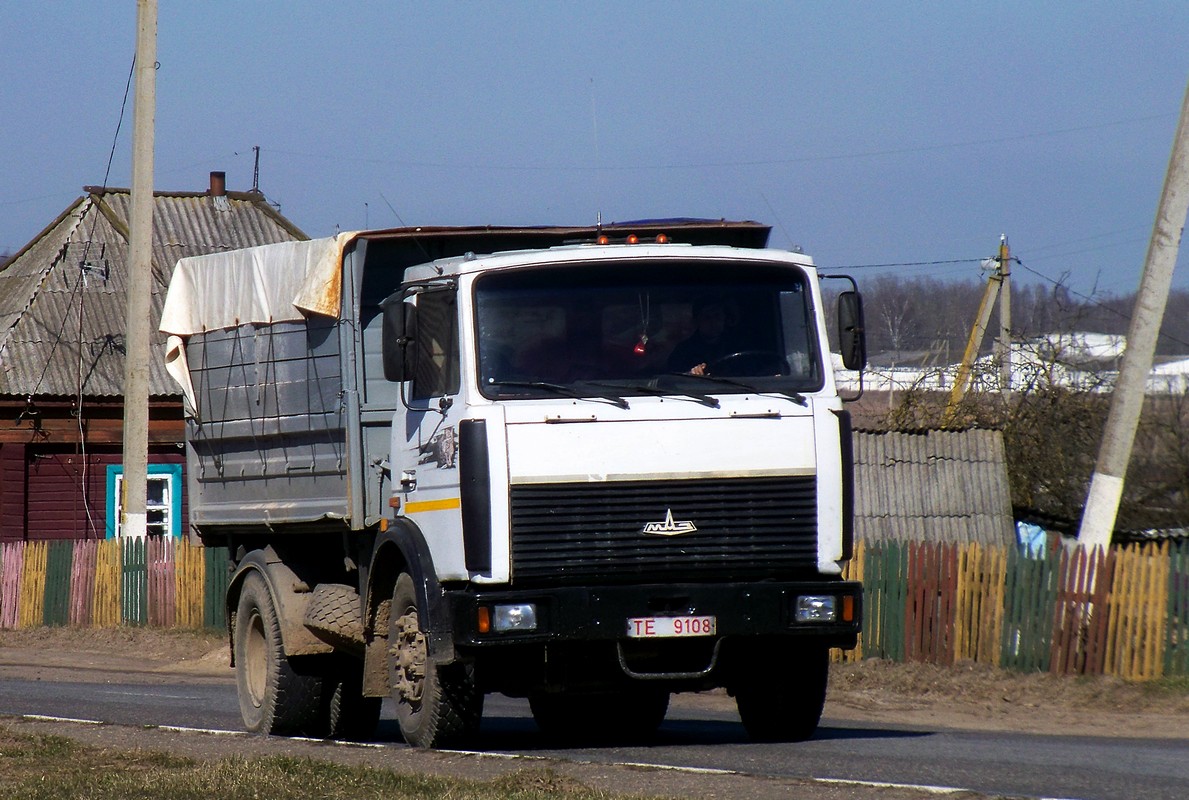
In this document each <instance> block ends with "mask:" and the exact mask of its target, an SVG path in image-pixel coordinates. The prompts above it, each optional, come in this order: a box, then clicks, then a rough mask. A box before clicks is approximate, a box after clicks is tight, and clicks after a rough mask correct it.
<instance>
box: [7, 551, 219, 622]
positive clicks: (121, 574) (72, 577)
mask: <svg viewBox="0 0 1189 800" xmlns="http://www.w3.org/2000/svg"><path fill="white" fill-rule="evenodd" d="M227 564H228V560H227V550H226V548H221V547H210V548H206V547H199V546H196V545H191V544H190V543H189V542H188V541H186V540H184V539H182V540H177V539H158V538H151V539H123V540H116V539H108V540H103V541H97V540H86V541H54V542H7V543H4V544H0V628H32V627H39V626H42V625H49V626H56V625H77V626H83V627H113V626H116V625H150V626H153V627H161V628H169V627H183V628H221V627H223V626H224V624H225V621H226V613H225V610H224V604H223V596H224V594H225V593H226V591H227V580H228V578H229V572H228V568H227Z"/></svg>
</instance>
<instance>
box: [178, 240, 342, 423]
mask: <svg viewBox="0 0 1189 800" xmlns="http://www.w3.org/2000/svg"><path fill="white" fill-rule="evenodd" d="M354 237H355V233H340V234H339V235H337V236H333V237H330V238H326V239H313V240H310V241H305V242H283V243H281V244H266V245H261V246H259V247H249V248H246V249H243V250H231V251H229V252H226V253H214V254H211V255H206V256H194V257H192V258H183V259H181V260H180V261H178V263H177V266H176V267H175V268H174V271H173V277H172V278H171V279H170V282H169V291H168V292H167V294H166V295H165V307H164V309H162V312H161V332H162V333H165V334H167V335H168V339H167V342H166V346H165V368H166V370H168V372H169V374H170V375H171V376H173V379H174V380H175V381H177V382H178V384H179V385H180V386H181V387H182V394H183V396H184V397H185V401H186V410H187V413H189V414H193V413H194V409H195V408H196V406H195V402H194V401H195V398H194V386H193V384H192V383H191V381H190V371H189V368H188V365H187V364H186V350H185V348H184V347H183V343H184V339H185V337H187V336H191V335H193V334H195V333H201V332H202V331H210V330H219V329H222V328H234V327H237V326H239V325H246V324H251V323H257V324H267V323H271V322H295V321H298V320H301V319H304V318H305V317H306V316H307V315H309V314H317V315H319V316H328V317H337V316H338V315H339V310H340V305H341V301H342V263H343V248H344V247H346V246H347V244H348V243H349V242H350V241H351V240H352V239H353V238H354Z"/></svg>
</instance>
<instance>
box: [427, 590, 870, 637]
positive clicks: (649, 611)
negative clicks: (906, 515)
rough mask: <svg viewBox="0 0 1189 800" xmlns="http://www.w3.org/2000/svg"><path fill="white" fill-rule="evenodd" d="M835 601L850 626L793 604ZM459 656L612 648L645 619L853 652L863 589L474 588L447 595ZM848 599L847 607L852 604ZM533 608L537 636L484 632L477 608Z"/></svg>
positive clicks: (723, 634) (719, 634) (721, 633)
mask: <svg viewBox="0 0 1189 800" xmlns="http://www.w3.org/2000/svg"><path fill="white" fill-rule="evenodd" d="M802 595H833V596H835V597H837V598H838V601H837V608H838V609H839V614H840V616H841V613H842V609H843V608H847V607H849V609H850V613H849V619H846V620H842V619H839V620H837V621H833V622H797V621H795V619H794V615H793V614H794V604H795V602H796V598H797V597H798V596H802ZM446 596H447V600H448V602H449V605H450V614H451V617H452V621H453V638H454V644H455V647H457V648H463V649H471V648H477V649H479V650H487V649H490V648H500V647H502V646H508V645H524V644H530V643H544V644H553V643H564V642H575V643H577V642H599V641H603V642H612V641H620V640H626V639H627V638H628V633H627V631H628V620H629V619H633V618H641V617H682V616H690V617H714V619H715V622H716V633H715V635H716V637H717V638H727V637H769V636H795V637H812V638H813V639H814V640H815V641H816V642H817V643H820V644H822V645H824V646H829V647H841V648H850V647H854V645H855V642H856V640H857V637H858V633H859V629H860V625H861V620H862V618H863V609H862V598H863V587H862V584H860V583H856V582H848V581H791V582H786V583H776V582H774V583H761V584H748V585H735V584H664V585H648V584H645V585H633V586H604V587H582V588H542V589H524V590H515V591H509V590H485V589H482V588H479V587H476V586H474V585H472V586H470V587H468V588H466V589H458V590H448V591H447V592H446ZM847 598H849V599H847ZM507 603H533V604H535V606H536V609H537V622H538V625H537V629H536V630H535V631H524V632H521V631H509V632H496V631H490V632H487V633H481V632H480V631H479V626H478V622H477V621H478V619H479V616H480V608H481V607H487V608H489V609H490V608H494V606H496V605H499V604H507Z"/></svg>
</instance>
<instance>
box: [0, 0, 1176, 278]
mask: <svg viewBox="0 0 1189 800" xmlns="http://www.w3.org/2000/svg"><path fill="white" fill-rule="evenodd" d="M159 16H160V18H159V30H158V34H159V38H158V61H159V62H160V70H159V71H158V73H157V92H158V97H157V128H156V166H155V181H154V184H155V186H156V187H157V188H158V189H171V190H202V189H205V188H206V185H207V181H208V178H207V175H208V173H209V172H210V171H211V170H224V171H226V173H227V180H228V186H229V188H231V189H240V190H242V189H248V188H250V187H251V183H252V172H253V152H252V148H253V147H254V146H259V147H260V149H261V160H260V188H261V189H262V190H263V191H264V193H265V194H266V195H267V196H268V197H269V198H270V199H271V200H273V201H274V202H276V203H278V204H280V206H281V211H282V212H283V213H284V214H285V215H286V216H288V217H289V218H290V219H292V220H293V221H294V222H295V223H296V224H297V225H299V226H300V227H302V228H303V229H304V230H305V231H306V232H307V233H309V234H310V235H313V236H321V235H329V234H331V233H334V232H335V231H336V230H339V229H342V230H347V229H357V228H364V227H391V226H396V225H401V224H407V225H434V224H585V223H592V222H594V220H595V218H596V215H597V214H598V213H599V212H601V213H602V216H603V219H604V220H607V221H611V220H626V219H639V218H643V217H661V216H697V217H715V218H717V217H727V218H735V219H756V220H760V221H762V222H766V223H768V224H771V225H772V226H773V228H774V232H773V237H772V243H773V244H774V245H775V246H778V247H792V246H800V247H802V248H803V249H804V250H805V251H806V252H808V253H810V254H812V255H813V256H814V257H815V258H816V260H817V261H818V263H819V264H822V265H825V266H830V267H839V266H845V267H856V268H855V269H854V274H856V275H858V276H861V277H865V276H870V275H876V274H881V273H885V272H899V273H900V274H903V275H906V276H913V277H918V276H935V277H941V278H978V277H979V271H978V265H977V263H969V262H967V263H958V264H931V265H923V266H901V267H888V268H875V267H870V266H868V265H873V264H888V263H904V262H933V261H947V260H963V259H975V260H976V259H979V258H984V257H988V256H992V255H994V254H995V251H996V248H997V244H998V240H999V235H1000V234H1001V233H1006V234H1007V235H1008V236H1009V240H1010V242H1011V245H1012V250H1013V254H1014V255H1016V256H1018V257H1019V258H1020V259H1021V261H1022V262H1023V264H1024V269H1022V270H1020V269H1018V270H1017V271H1016V274H1017V275H1018V276H1020V278H1021V279H1024V280H1038V281H1041V280H1043V281H1046V282H1047V281H1048V280H1064V281H1065V282H1066V283H1067V284H1068V285H1069V286H1071V287H1072V288H1073V289H1074V290H1075V291H1078V292H1082V293H1087V294H1088V293H1090V292H1092V291H1095V290H1098V291H1107V292H1114V293H1129V292H1131V291H1134V289H1135V288H1136V286H1137V284H1138V280H1139V273H1140V269H1141V267H1142V264H1143V259H1144V253H1145V251H1146V248H1147V242H1148V236H1149V233H1150V231H1151V227H1152V220H1153V216H1154V213H1155V209H1156V204H1157V202H1158V200H1159V195H1160V188H1161V185H1162V182H1163V179H1164V171H1165V168H1166V166H1167V162H1168V157H1169V152H1170V148H1171V145H1172V137H1173V132H1174V129H1175V126H1176V122H1177V115H1178V113H1179V109H1180V104H1181V100H1182V96H1183V94H1184V91H1185V86H1186V81H1187V79H1189V8H1187V7H1186V6H1185V5H1184V4H1183V3H1177V2H1136V3H1127V4H1122V3H1117V2H1088V3H1061V4H1058V3H1037V2H1035V0H1033V2H1001V3H995V4H990V3H977V4H976V3H952V2H949V3H942V2H922V3H896V4H892V3H882V4H877V3H848V2H784V3H780V2H763V3H760V2H754V3H753V2H732V3H723V2H686V3H680V4H678V3H650V2H620V1H619V0H606V1H605V2H600V3H571V2H553V3H544V2H539V3H527V2H526V3H516V2H505V3H451V2H435V3H407V2H391V3H380V2H375V3H362V2H350V0H344V1H343V2H335V3H325V2H318V3H315V2H219V1H215V2H192V1H189V2H183V1H182V0H162V1H161V3H160V8H159ZM135 25H136V4H135V2H134V0H120V2H115V1H114V0H111V1H108V2H91V3H83V2H56V3H44V2H35V1H34V0H6V2H4V3H2V4H0V31H3V32H4V33H3V39H4V46H3V48H0V65H2V66H3V70H4V74H5V75H6V77H5V79H4V80H3V81H2V82H0V115H2V118H3V128H2V130H3V133H2V134H0V142H2V143H3V147H0V164H2V165H3V174H4V180H3V182H2V183H0V252H2V251H5V250H16V249H17V248H19V247H21V246H22V245H24V244H25V243H26V242H27V241H28V240H29V239H31V238H32V237H33V236H34V235H36V234H37V233H38V232H39V231H40V230H41V228H42V227H44V225H46V224H47V223H49V222H50V221H51V220H52V219H53V218H54V217H55V216H57V214H58V213H60V212H61V211H62V210H63V209H64V208H65V207H66V206H67V205H68V204H69V203H70V202H71V201H72V200H73V199H74V198H76V197H78V196H79V195H80V194H81V190H82V187H83V186H84V185H90V184H96V185H97V184H101V183H103V182H104V172H105V169H106V165H107V161H108V155H109V153H110V152H111V149H112V144H113V138H114V137H115V132H116V125H117V122H118V121H119V118H120V107H121V102H122V99H123V96H124V89H125V83H126V81H127V78H128V73H129V68H130V66H131V58H132V55H133V52H134V50H135ZM131 131H132V109H131V101H130V102H129V107H128V109H127V111H126V116H125V118H124V122H123V127H122V129H121V131H120V135H119V139H118V141H116V150H115V157H114V160H113V163H112V169H111V174H110V176H109V177H108V178H107V183H108V185H110V186H124V187H126V186H129V185H130V183H131V177H130V175H131V167H130V156H131ZM1180 262H1181V264H1182V265H1184V264H1187V263H1189V259H1186V258H1182V259H1180ZM1042 276H1043V277H1042ZM1174 283H1175V285H1176V286H1178V287H1180V288H1189V269H1187V268H1186V267H1185V266H1181V267H1179V268H1178V274H1177V276H1176V279H1175V281H1174Z"/></svg>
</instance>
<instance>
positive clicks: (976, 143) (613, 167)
mask: <svg viewBox="0 0 1189 800" xmlns="http://www.w3.org/2000/svg"><path fill="white" fill-rule="evenodd" d="M1168 116H1169V115H1168V114H1152V115H1148V116H1143V117H1131V118H1127V119H1121V120H1112V121H1109V122H1100V123H1096V124H1093V125H1079V126H1074V127H1069V128H1056V129H1053V130H1048V131H1034V132H1031V133H1021V134H1016V135H1014V136H997V137H988V138H985V139H967V140H964V141H957V142H942V143H939V144H926V145H917V146H913V147H900V148H889V149H885V150H860V151H854V152H849V153H827V154H824V155H810V156H790V157H787V158H768V159H749V160H740V161H731V160H723V161H690V162H677V163H669V164H649V163H637V162H633V163H630V164H595V165H582V164H574V163H567V164H525V163H522V164H508V163H504V164H476V163H469V164H467V163H462V162H458V161H453V162H445V161H410V160H403V159H392V158H377V157H362V156H355V157H349V156H343V155H341V154H339V153H333V154H328V153H308V152H300V151H296V150H271V151H270V152H273V153H278V154H281V155H288V156H300V157H302V158H318V159H325V160H329V161H345V162H355V163H360V164H393V165H399V166H404V167H422V168H430V169H466V170H488V171H492V172H548V171H556V172H642V171H646V170H681V169H716V168H717V169H721V168H733V167H771V166H780V165H787V164H806V163H814V162H825V161H847V160H852V159H860V158H878V157H883V156H896V155H909V154H912V153H931V152H937V151H939V150H956V149H962V148H966V147H981V146H984V145H993V144H1005V143H1008V142H1017V141H1026V140H1029V139H1043V138H1049V137H1054V136H1064V135H1067V134H1071V133H1084V132H1086V131H1093V130H1101V129H1103V128H1111V127H1118V126H1121V125H1131V124H1135V123H1142V122H1151V121H1153V120H1160V119H1167V118H1168Z"/></svg>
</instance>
